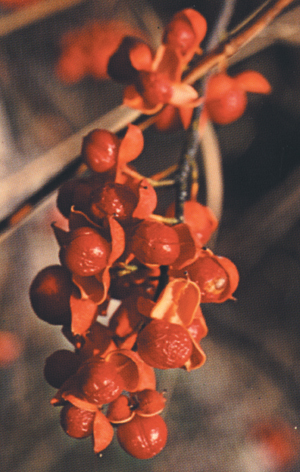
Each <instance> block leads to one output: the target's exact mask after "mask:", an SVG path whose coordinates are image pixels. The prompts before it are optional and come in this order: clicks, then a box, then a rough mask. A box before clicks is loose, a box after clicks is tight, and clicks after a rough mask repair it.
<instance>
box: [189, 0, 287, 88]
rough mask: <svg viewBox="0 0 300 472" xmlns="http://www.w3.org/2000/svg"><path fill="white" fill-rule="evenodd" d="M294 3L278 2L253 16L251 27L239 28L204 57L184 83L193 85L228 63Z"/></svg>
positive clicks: (285, 0)
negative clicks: (216, 68) (220, 65)
mask: <svg viewBox="0 0 300 472" xmlns="http://www.w3.org/2000/svg"><path fill="white" fill-rule="evenodd" d="M293 1H294V0H277V2H275V4H272V5H271V6H269V7H268V8H267V10H266V11H263V12H261V11H259V13H258V14H257V15H256V16H255V17H254V18H253V16H252V15H251V24H250V26H247V25H248V23H247V25H246V26H244V27H243V28H242V29H240V27H238V28H237V29H235V30H234V32H233V33H232V34H229V36H228V38H227V39H226V40H225V41H223V42H222V43H221V44H219V45H218V46H217V47H216V48H215V49H213V50H212V51H211V52H210V53H208V54H206V55H204V56H203V57H202V58H201V59H200V61H199V62H198V64H197V65H196V66H195V67H194V68H193V70H192V71H190V72H189V73H188V75H187V76H186V77H185V78H184V82H185V83H187V84H193V83H194V82H196V81H197V80H199V79H201V78H202V77H204V76H205V75H206V74H207V73H208V72H209V71H211V70H212V69H214V68H215V67H217V66H219V64H223V63H224V62H226V61H227V60H228V59H229V58H230V57H232V56H233V55H234V54H235V53H237V52H238V51H239V50H240V49H241V48H242V47H243V46H245V45H246V44H247V43H248V42H249V41H251V40H252V39H253V38H255V36H257V35H258V34H259V33H260V32H261V31H262V30H263V29H264V28H265V27H266V26H268V25H269V24H270V23H271V22H272V21H273V20H274V18H276V17H277V16H278V15H279V14H280V13H281V12H282V10H284V8H286V7H288V6H289V5H290V4H291V3H293ZM268 3H269V2H268ZM264 10H265V9H264ZM257 16H258V18H257ZM243 24H244V23H243Z"/></svg>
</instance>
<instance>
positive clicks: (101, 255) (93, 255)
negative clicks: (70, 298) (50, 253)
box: [61, 227, 110, 277]
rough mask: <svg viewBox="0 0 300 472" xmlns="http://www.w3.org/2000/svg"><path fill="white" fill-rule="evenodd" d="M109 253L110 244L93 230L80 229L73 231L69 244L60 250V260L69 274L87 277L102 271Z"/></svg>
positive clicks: (87, 228)
mask: <svg viewBox="0 0 300 472" xmlns="http://www.w3.org/2000/svg"><path fill="white" fill-rule="evenodd" d="M109 253H110V244H109V243H108V242H107V241H106V240H105V239H104V238H103V237H102V236H100V234H99V233H98V232H97V231H96V230H95V229H93V228H89V227H81V228H78V229H76V230H74V231H73V233H72V235H71V242H70V244H69V245H68V246H65V247H63V248H62V252H61V258H62V261H63V263H64V264H65V265H66V266H67V267H68V269H70V271H71V272H73V273H74V274H76V275H79V276H81V277H88V276H91V275H95V274H98V273H99V272H101V270H102V269H104V267H105V266H106V265H107V260H108V256H109Z"/></svg>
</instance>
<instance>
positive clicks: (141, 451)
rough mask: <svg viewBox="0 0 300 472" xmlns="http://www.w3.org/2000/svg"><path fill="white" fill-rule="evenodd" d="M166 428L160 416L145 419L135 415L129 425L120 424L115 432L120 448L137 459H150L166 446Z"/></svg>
mask: <svg viewBox="0 0 300 472" xmlns="http://www.w3.org/2000/svg"><path fill="white" fill-rule="evenodd" d="M167 436H168V431H167V426H166V423H165V422H164V420H163V419H162V418H161V416H159V415H156V416H152V417H151V418H145V417H141V416H138V415H136V416H135V417H134V418H133V419H132V420H131V421H130V422H129V423H124V424H121V425H120V426H119V427H118V430H117V438H118V441H119V443H120V446H121V447H122V448H123V449H124V450H125V451H126V452H127V453H128V454H130V455H131V456H133V457H136V458H137V459H150V458H151V457H154V456H156V454H158V453H159V452H160V451H161V450H162V449H163V448H164V447H165V445H166V442H167Z"/></svg>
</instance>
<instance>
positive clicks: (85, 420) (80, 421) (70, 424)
mask: <svg viewBox="0 0 300 472" xmlns="http://www.w3.org/2000/svg"><path fill="white" fill-rule="evenodd" d="M94 417H95V413H94V412H92V411H86V410H81V409H80V408H77V407H76V406H74V405H72V404H71V403H67V404H66V405H65V406H64V407H63V408H62V409H61V412H60V424H61V427H62V428H63V430H64V431H65V433H67V434H68V435H69V436H71V437H72V438H76V439H82V438H87V437H89V436H91V435H92V433H93V422H94Z"/></svg>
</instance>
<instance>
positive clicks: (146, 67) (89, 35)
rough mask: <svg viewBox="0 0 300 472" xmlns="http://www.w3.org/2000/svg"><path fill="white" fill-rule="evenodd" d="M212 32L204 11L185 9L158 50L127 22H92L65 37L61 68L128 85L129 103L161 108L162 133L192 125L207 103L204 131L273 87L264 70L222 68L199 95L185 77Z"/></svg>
mask: <svg viewBox="0 0 300 472" xmlns="http://www.w3.org/2000/svg"><path fill="white" fill-rule="evenodd" d="M206 31H207V23H206V20H205V18H204V17H203V16H202V15H201V14H200V13H199V12H197V11H196V10H194V9H192V8H187V9H185V10H182V11H180V12H178V13H176V14H175V15H174V16H173V18H172V19H171V21H170V22H169V23H168V25H167V26H166V27H165V29H164V32H163V34H162V44H161V45H160V46H159V47H158V49H157V51H156V52H155V51H153V49H152V47H151V46H150V45H149V44H148V43H147V42H145V40H144V38H143V37H142V35H141V34H137V33H132V32H130V31H129V27H128V26H126V25H122V27H120V28H119V29H118V28H115V25H114V24H113V23H106V24H104V25H102V26H101V28H99V27H98V26H97V24H94V26H92V25H87V26H86V27H84V28H83V29H82V30H81V31H80V32H76V31H75V32H74V33H73V34H72V33H70V34H68V36H66V38H65V39H64V41H63V43H62V44H63V48H62V55H61V57H60V59H59V62H58V66H57V72H58V75H59V76H60V77H61V78H62V79H63V80H64V81H65V82H76V81H78V80H81V79H82V78H83V76H84V75H86V74H91V75H93V76H94V77H95V78H98V79H100V78H108V77H110V78H112V79H113V80H115V81H117V82H120V83H122V84H124V85H126V87H125V90H124V99H123V101H124V104H125V105H127V106H129V107H131V108H135V109H138V110H140V111H141V112H142V113H144V114H148V115H151V114H157V113H158V112H159V114H158V116H157V117H156V120H155V126H156V128H157V129H158V130H160V131H166V130H174V129H177V128H179V127H182V126H183V127H184V128H185V129H186V128H188V126H189V125H190V123H191V119H192V113H193V108H194V107H196V106H198V105H199V104H203V105H204V110H203V113H202V116H201V120H200V125H199V126H200V129H201V130H202V129H203V128H204V127H205V124H206V122H207V119H210V120H211V121H213V122H215V123H218V124H221V125H224V124H228V123H231V122H233V121H235V120H237V119H238V118H240V117H241V116H242V114H243V113H244V111H245V109H246V106H247V92H251V93H261V94H268V93H270V92H271V86H270V84H269V82H268V81H267V79H265V77H264V76H263V75H261V74H260V73H259V72H256V71H251V70H250V71H244V72H242V73H241V74H238V75H237V76H236V77H230V76H229V75H228V74H227V72H226V71H225V70H223V69H224V68H222V70H221V71H219V72H217V73H214V74H212V75H210V77H209V78H208V80H207V84H206V87H205V91H204V96H202V97H199V95H198V92H197V91H196V90H195V89H194V88H193V87H192V86H191V85H188V84H187V83H185V81H184V78H183V75H184V73H185V72H186V71H187V70H188V68H189V65H190V63H191V60H192V59H193V58H194V57H195V55H196V56H197V55H198V56H200V55H201V53H202V51H201V49H200V43H201V42H202V41H203V39H204V38H205V35H206ZM104 33H105V34H104ZM111 37H113V41H111V40H110V38H111ZM101 38H102V39H101ZM108 39H109V41H108ZM106 43H107V44H106Z"/></svg>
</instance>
